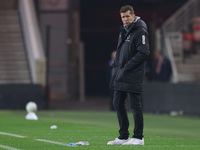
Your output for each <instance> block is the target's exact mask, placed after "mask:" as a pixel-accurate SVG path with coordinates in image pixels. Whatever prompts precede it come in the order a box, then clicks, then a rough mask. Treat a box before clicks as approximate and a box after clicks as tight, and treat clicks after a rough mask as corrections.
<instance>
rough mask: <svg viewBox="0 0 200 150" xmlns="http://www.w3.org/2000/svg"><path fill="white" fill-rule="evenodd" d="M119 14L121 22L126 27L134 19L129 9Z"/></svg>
mask: <svg viewBox="0 0 200 150" xmlns="http://www.w3.org/2000/svg"><path fill="white" fill-rule="evenodd" d="M120 15H121V18H122V22H123V24H124V25H125V26H126V27H127V26H129V25H130V23H132V22H133V21H134V20H135V14H130V10H129V11H127V12H125V13H121V14H120Z"/></svg>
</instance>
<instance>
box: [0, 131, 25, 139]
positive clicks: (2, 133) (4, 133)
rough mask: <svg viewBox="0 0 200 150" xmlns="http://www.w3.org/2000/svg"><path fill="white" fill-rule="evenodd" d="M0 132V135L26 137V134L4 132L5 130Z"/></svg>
mask: <svg viewBox="0 0 200 150" xmlns="http://www.w3.org/2000/svg"><path fill="white" fill-rule="evenodd" d="M0 134H1V135H8V136H13V137H17V138H26V136H22V135H17V134H11V133H6V132H0Z"/></svg>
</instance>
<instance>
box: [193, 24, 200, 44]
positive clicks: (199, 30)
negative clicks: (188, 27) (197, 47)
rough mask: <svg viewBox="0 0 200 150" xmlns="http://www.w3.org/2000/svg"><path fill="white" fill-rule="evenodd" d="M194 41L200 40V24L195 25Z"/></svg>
mask: <svg viewBox="0 0 200 150" xmlns="http://www.w3.org/2000/svg"><path fill="white" fill-rule="evenodd" d="M193 34H194V41H196V42H200V24H199V25H194V26H193Z"/></svg>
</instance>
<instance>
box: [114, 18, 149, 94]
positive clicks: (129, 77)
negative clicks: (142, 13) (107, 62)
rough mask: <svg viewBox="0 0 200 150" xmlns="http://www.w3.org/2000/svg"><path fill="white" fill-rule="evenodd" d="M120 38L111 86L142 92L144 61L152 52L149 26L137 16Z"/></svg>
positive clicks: (121, 89) (117, 88)
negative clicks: (150, 49)
mask: <svg viewBox="0 0 200 150" xmlns="http://www.w3.org/2000/svg"><path fill="white" fill-rule="evenodd" d="M135 20H136V21H134V22H133V23H132V24H131V25H130V26H129V27H128V29H127V31H125V30H124V29H123V28H122V31H121V32H120V35H119V39H118V46H117V54H116V58H115V61H114V63H113V65H112V79H111V82H110V88H111V89H113V90H118V91H127V92H133V93H141V92H142V85H143V80H144V63H145V60H146V59H147V57H148V55H149V54H150V51H149V41H148V32H147V26H146V24H145V22H144V21H143V20H141V19H140V18H139V17H136V19H135Z"/></svg>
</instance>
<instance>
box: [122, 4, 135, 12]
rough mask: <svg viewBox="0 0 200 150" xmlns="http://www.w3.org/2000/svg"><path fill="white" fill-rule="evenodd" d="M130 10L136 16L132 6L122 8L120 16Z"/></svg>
mask: <svg viewBox="0 0 200 150" xmlns="http://www.w3.org/2000/svg"><path fill="white" fill-rule="evenodd" d="M129 10H130V14H134V9H133V7H132V6H130V5H125V6H122V7H121V9H120V11H119V12H120V14H121V13H126V12H127V11H129Z"/></svg>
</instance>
